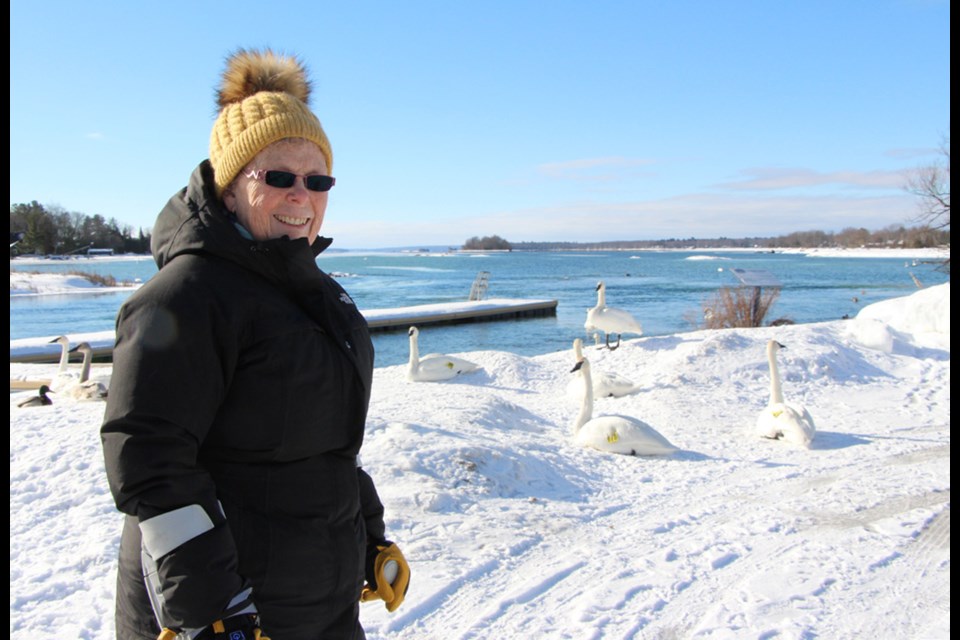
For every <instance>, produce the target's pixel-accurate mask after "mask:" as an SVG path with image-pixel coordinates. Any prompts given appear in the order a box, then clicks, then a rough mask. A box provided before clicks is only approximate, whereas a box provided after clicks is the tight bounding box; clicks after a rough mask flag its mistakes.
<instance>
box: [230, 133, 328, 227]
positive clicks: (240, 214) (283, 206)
mask: <svg viewBox="0 0 960 640" xmlns="http://www.w3.org/2000/svg"><path fill="white" fill-rule="evenodd" d="M255 170H260V171H289V172H291V173H295V174H297V175H302V176H306V175H314V174H319V175H327V171H328V168H327V162H326V159H325V158H324V155H323V153H321V151H320V148H319V147H318V146H317V145H315V144H314V143H312V142H310V141H309V140H304V139H302V138H288V139H285V140H280V141H278V142H274V143H273V144H271V145H269V146H267V147H265V148H264V149H263V150H262V151H261V152H260V153H258V154H257V155H256V156H255V157H254V158H253V160H251V161H250V164H248V165H247V166H246V167H244V168H243V169H242V170H241V171H240V173H239V174H237V177H236V178H234V180H233V182H232V183H231V184H230V186H229V187H227V188H226V189H225V190H224V192H223V203H224V204H225V205H226V207H227V209H228V210H229V211H232V212H233V213H235V214H236V216H237V219H238V220H239V221H240V224H242V225H243V226H244V227H245V228H246V229H247V231H249V232H250V233H251V235H253V237H254V238H255V239H256V240H269V239H272V238H281V237H283V236H289V237H290V239H291V240H295V239H297V238H306V239H307V240H308V241H309V242H313V240H314V238H316V237H317V235H318V234H319V233H320V226H321V225H322V224H323V214H324V213H325V212H326V210H327V197H328V196H329V193H330V192H329V191H310V190H308V189H307V188H306V187H305V186H304V184H303V179H302V178H297V179H296V180H295V181H294V183H293V186H292V187H290V188H289V189H279V188H277V187H271V186H269V185H268V184H266V183H265V182H264V181H263V178H262V177H261V178H259V179H258V178H251V177H249V176H248V175H247V174H249V173H250V172H251V171H255Z"/></svg>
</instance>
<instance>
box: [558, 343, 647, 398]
mask: <svg viewBox="0 0 960 640" xmlns="http://www.w3.org/2000/svg"><path fill="white" fill-rule="evenodd" d="M573 357H574V362H575V363H576V362H580V361H581V360H583V340H581V339H580V338H577V339H576V340H574V341H573ZM591 377H592V378H593V397H594V398H609V397H615V398H619V397H620V396H625V395H627V394H630V393H633V391H634V389H635V388H636V385H635V384H633V380H630V379H629V378H626V377H624V376H622V375H620V374H619V373H612V372H610V371H595V372H592V373H591ZM584 384H585V382H584V377H583V375H582V373H580V374H577V375H576V376H574V378H573V380H571V381H570V382H569V384H567V395H569V396H570V397H571V398H574V399H576V400H579V399H580V398H582V397H583V386H584Z"/></svg>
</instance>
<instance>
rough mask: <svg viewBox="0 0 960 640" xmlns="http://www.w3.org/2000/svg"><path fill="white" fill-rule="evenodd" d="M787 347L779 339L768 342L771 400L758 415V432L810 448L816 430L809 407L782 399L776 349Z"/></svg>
mask: <svg viewBox="0 0 960 640" xmlns="http://www.w3.org/2000/svg"><path fill="white" fill-rule="evenodd" d="M782 348H785V347H784V346H783V345H782V344H780V343H779V342H777V341H776V340H770V341H769V342H767V362H768V363H769V365H770V402H769V404H767V406H766V408H765V409H764V410H763V411H761V412H760V415H759V416H757V426H756V433H757V435H759V436H760V437H762V438H771V439H774V440H779V439H783V440H786V441H787V442H792V443H793V444H797V445H800V446H801V447H807V448H809V447H810V443H811V442H813V438H814V436H815V435H816V433H817V429H816V427H815V426H814V424H813V417H812V416H811V415H810V412H809V411H807V409H806V407H803V406H802V405H798V404H794V403H787V402H784V401H783V391H782V390H781V388H780V371H779V369H778V368H777V351H779V350H780V349H782Z"/></svg>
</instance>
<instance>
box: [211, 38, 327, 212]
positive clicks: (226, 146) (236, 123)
mask: <svg viewBox="0 0 960 640" xmlns="http://www.w3.org/2000/svg"><path fill="white" fill-rule="evenodd" d="M309 98H310V82H309V81H308V80H307V72H306V69H305V68H304V66H303V64H301V62H300V61H299V60H298V59H297V58H295V57H293V56H284V55H278V54H275V53H274V52H273V51H271V50H269V49H266V50H264V51H255V50H246V49H240V50H238V51H237V52H236V53H233V54H231V55H230V57H229V58H228V59H227V67H226V70H225V71H224V72H223V79H222V81H221V83H220V90H219V91H218V92H217V106H218V107H219V108H220V114H219V115H218V116H217V120H216V122H214V123H213V131H211V132H210V164H212V165H213V173H214V178H215V182H216V188H217V196H222V195H223V190H224V189H226V188H227V186H228V185H229V184H230V183H231V182H232V181H233V179H234V178H235V177H236V175H237V174H238V173H239V172H240V170H241V169H243V168H244V167H245V166H246V165H247V164H248V163H249V162H250V161H251V160H253V158H254V156H256V155H257V154H258V153H260V152H261V151H262V150H263V149H264V148H265V147H266V146H268V145H270V144H273V143H274V142H276V141H278V140H283V139H284V138H305V139H307V140H310V141H311V142H313V143H314V144H316V145H317V146H318V147H320V151H322V152H323V155H324V157H325V158H326V161H327V171H333V152H332V151H331V150H330V141H329V140H327V135H326V134H325V133H324V132H323V127H321V126H320V120H318V119H317V116H315V115H314V114H313V112H312V111H310V107H309V106H307V105H308V102H309Z"/></svg>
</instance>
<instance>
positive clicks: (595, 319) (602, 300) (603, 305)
mask: <svg viewBox="0 0 960 640" xmlns="http://www.w3.org/2000/svg"><path fill="white" fill-rule="evenodd" d="M583 328H584V329H586V330H587V332H590V331H593V330H594V329H599V330H600V331H603V333H604V334H605V337H606V343H607V347H608V348H610V349H611V350H613V349H616V348H617V347H619V346H620V335H621V334H624V333H635V334H637V335H643V327H641V326H640V322H639V321H638V320H637V319H636V318H634V317H633V316H632V315H631V314H630V312H629V311H624V310H623V309H615V308H613V307H608V306H607V286H606V285H605V284H604V283H603V280H601V281H600V282H598V283H597V306H595V307H593V308H592V309H587V320H586V322H584V323H583ZM611 333H615V334H617V344H616V345H614V346H612V347H611V346H610V334H611Z"/></svg>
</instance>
